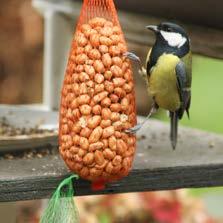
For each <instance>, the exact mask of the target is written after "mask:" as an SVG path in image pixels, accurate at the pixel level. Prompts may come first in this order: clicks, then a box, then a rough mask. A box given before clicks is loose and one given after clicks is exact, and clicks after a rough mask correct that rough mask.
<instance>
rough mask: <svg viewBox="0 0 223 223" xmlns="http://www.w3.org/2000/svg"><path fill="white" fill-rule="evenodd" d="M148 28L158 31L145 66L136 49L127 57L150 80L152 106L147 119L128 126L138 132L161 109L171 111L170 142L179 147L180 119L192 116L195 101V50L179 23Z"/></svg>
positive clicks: (167, 23) (148, 83) (129, 131)
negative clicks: (193, 72)
mask: <svg viewBox="0 0 223 223" xmlns="http://www.w3.org/2000/svg"><path fill="white" fill-rule="evenodd" d="M146 28H147V29H149V30H151V31H153V32H154V34H155V37H156V38H155V43H154V45H153V46H152V48H151V49H150V50H149V52H148V55H147V58H146V64H145V67H144V66H142V63H141V60H140V58H139V57H138V56H137V55H135V54H134V53H132V52H126V53H125V56H126V57H128V58H129V59H131V60H133V61H137V62H139V64H140V70H139V71H140V73H141V74H142V76H143V77H144V78H145V80H146V83H147V89H148V93H149V94H150V95H151V96H152V108H151V110H150V113H149V114H148V116H147V118H146V120H145V121H144V122H142V123H140V124H137V125H136V126H134V127H132V128H130V129H127V130H126V132H128V133H132V134H134V133H136V132H137V131H138V130H139V129H140V128H141V127H142V126H143V125H144V123H145V122H146V121H147V120H148V119H149V117H150V116H151V115H152V114H153V113H155V112H156V111H157V110H158V108H163V109H165V110H167V111H168V112H169V117H170V141H171V145H172V148H173V149H175V148H176V144H177V133H178V121H179V120H180V119H182V117H183V115H184V113H185V112H186V114H187V116H188V118H189V117H190V116H189V109H190V104H191V82H192V53H191V44H190V39H189V36H188V34H187V32H186V31H185V30H184V29H183V28H182V27H181V26H179V25H177V24H175V23H171V22H162V23H160V24H159V25H148V26H146Z"/></svg>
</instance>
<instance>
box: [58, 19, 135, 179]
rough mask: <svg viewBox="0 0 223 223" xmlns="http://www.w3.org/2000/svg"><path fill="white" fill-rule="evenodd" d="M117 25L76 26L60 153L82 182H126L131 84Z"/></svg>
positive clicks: (64, 92) (102, 21)
mask: <svg viewBox="0 0 223 223" xmlns="http://www.w3.org/2000/svg"><path fill="white" fill-rule="evenodd" d="M126 50H127V49H126V44H125V41H124V39H123V35H122V32H121V29H120V27H119V25H116V24H114V23H113V22H111V21H108V20H106V19H104V18H100V17H95V18H92V19H90V20H89V21H87V22H86V23H84V24H80V25H79V26H78V30H77V32H76V34H75V37H74V42H73V46H72V49H71V55H70V57H69V61H68V65H67V68H66V75H65V79H64V82H63V88H62V92H61V108H60V113H59V114H60V130H59V139H60V140H59V141H60V146H59V150H60V153H61V155H62V157H63V158H64V160H65V162H66V163H67V165H68V167H69V168H70V169H71V170H73V171H75V172H77V173H78V174H79V175H80V176H81V177H83V178H85V179H88V180H92V181H97V180H105V181H112V180H116V179H119V178H121V177H123V176H126V175H127V174H128V172H129V168H130V167H131V164H132V160H133V156H134V153H135V141H136V139H135V136H134V135H129V134H126V133H125V132H124V130H125V129H127V128H129V127H132V126H134V125H135V123H136V116H135V99H134V83H133V74H132V69H131V65H130V60H129V59H127V58H126V57H124V56H123V53H124V52H126Z"/></svg>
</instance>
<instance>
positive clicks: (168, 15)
mask: <svg viewBox="0 0 223 223" xmlns="http://www.w3.org/2000/svg"><path fill="white" fill-rule="evenodd" d="M35 1H36V2H38V0H34V2H35ZM41 2H42V1H41ZM46 2H50V3H51V4H55V5H58V4H59V6H60V7H57V8H58V9H57V10H59V9H60V10H61V11H60V12H61V13H63V10H62V9H63V7H62V6H66V10H64V13H65V14H66V15H68V16H69V17H70V19H71V20H70V24H71V25H72V29H73V24H74V21H75V22H76V21H77V20H78V16H79V14H80V9H81V3H80V2H76V1H75V2H74V1H73V0H68V1H65V2H61V1H60V2H57V3H52V1H49V0H46ZM67 3H71V4H67ZM115 3H116V4H117V9H118V15H119V19H120V22H121V25H122V29H123V31H124V34H125V36H126V38H127V40H128V43H130V44H132V43H135V44H138V45H139V46H140V47H141V48H145V47H146V48H147V47H150V46H151V45H152V44H153V43H154V34H153V33H152V32H150V31H148V30H146V29H145V26H146V25H149V24H159V23H160V22H162V21H167V20H168V21H173V22H176V23H178V24H180V25H182V26H183V27H184V28H185V29H186V30H187V32H188V34H189V36H190V39H191V44H192V51H193V53H196V54H201V55H204V56H209V57H214V58H219V59H222V58H223V41H222V39H223V30H222V24H223V23H222V16H223V14H222V11H221V5H222V4H223V3H219V2H218V9H217V8H216V7H210V5H212V4H214V1H212V0H208V2H206V3H205V5H204V6H203V5H202V4H203V3H202V2H201V0H199V1H196V3H195V2H194V1H192V0H190V1H184V2H183V3H182V2H181V1H177V0H171V1H166V2H165V3H164V2H163V1H162V0H158V1H157V0H152V1H146V0H140V1H139V2H138V1H134V0H130V1H129V2H128V4H124V3H123V1H117V2H115ZM190 4H192V5H193V8H191V7H190ZM219 4H221V5H219ZM200 5H202V7H200ZM49 7H53V5H50V6H49ZM170 8H171V9H170ZM182 8H184V10H182V11H183V12H182V11H180V9H182ZM120 9H121V10H120ZM137 9H138V10H137ZM178 9H179V10H178ZM193 9H194V11H193ZM198 9H199V10H198ZM210 10H213V12H214V13H212V14H211V12H210ZM137 12H138V13H137ZM142 12H143V13H144V14H143V13H142ZM152 12H154V13H152ZM198 13H199V15H200V16H199V15H198ZM207 14H208V16H207ZM209 15H212V16H211V19H210V16H209ZM189 18H190V19H189ZM130 50H131V49H130Z"/></svg>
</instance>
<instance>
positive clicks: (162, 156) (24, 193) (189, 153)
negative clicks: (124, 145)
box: [0, 120, 223, 202]
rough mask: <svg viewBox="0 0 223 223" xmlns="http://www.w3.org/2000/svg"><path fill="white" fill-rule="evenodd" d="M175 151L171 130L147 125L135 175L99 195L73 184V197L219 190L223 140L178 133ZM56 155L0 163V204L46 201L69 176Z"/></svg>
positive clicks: (84, 184)
mask: <svg viewBox="0 0 223 223" xmlns="http://www.w3.org/2000/svg"><path fill="white" fill-rule="evenodd" d="M179 132H180V133H179V134H180V137H179V142H178V145H177V150H176V151H172V149H171V146H170V142H169V137H168V135H169V126H168V125H167V124H163V123H161V122H158V121H155V120H150V121H149V122H148V124H147V126H145V127H144V128H143V129H142V130H141V131H140V132H139V134H138V143H137V154H136V156H135V162H134V167H133V170H132V171H131V173H130V175H129V176H128V177H126V178H124V179H123V180H121V181H118V182H114V183H111V184H109V185H108V186H107V188H106V189H105V190H103V191H98V192H92V191H91V189H90V183H89V182H87V181H84V180H81V179H79V180H77V181H75V183H74V187H75V190H76V195H93V194H105V193H106V194H109V193H124V192H135V191H151V190H165V189H168V190H171V189H176V188H191V187H210V186H222V185H223V177H222V176H223V153H222V149H223V136H221V135H217V134H211V133H206V132H202V131H199V130H193V129H188V128H183V127H181V128H180V131H179ZM70 174H71V173H70V172H69V171H68V170H67V168H66V166H65V165H64V163H63V161H62V160H61V159H60V157H59V155H58V154H57V152H56V150H53V152H52V154H49V155H46V156H43V157H42V158H38V157H35V158H26V159H24V158H14V159H13V160H8V159H5V158H3V155H1V158H0V201H1V202H2V201H18V200H29V199H39V198H48V197H50V195H51V194H52V192H53V191H54V190H55V188H56V187H57V185H58V184H59V182H61V180H62V179H64V178H65V177H67V176H68V175H70Z"/></svg>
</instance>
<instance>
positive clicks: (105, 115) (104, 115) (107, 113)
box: [101, 108, 111, 120]
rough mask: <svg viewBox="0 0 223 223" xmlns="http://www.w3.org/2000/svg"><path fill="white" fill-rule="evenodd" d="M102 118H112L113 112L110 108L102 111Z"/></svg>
mask: <svg viewBox="0 0 223 223" xmlns="http://www.w3.org/2000/svg"><path fill="white" fill-rule="evenodd" d="M101 116H102V119H105V120H107V119H110V116H111V110H110V109H109V108H103V109H102V110H101Z"/></svg>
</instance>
